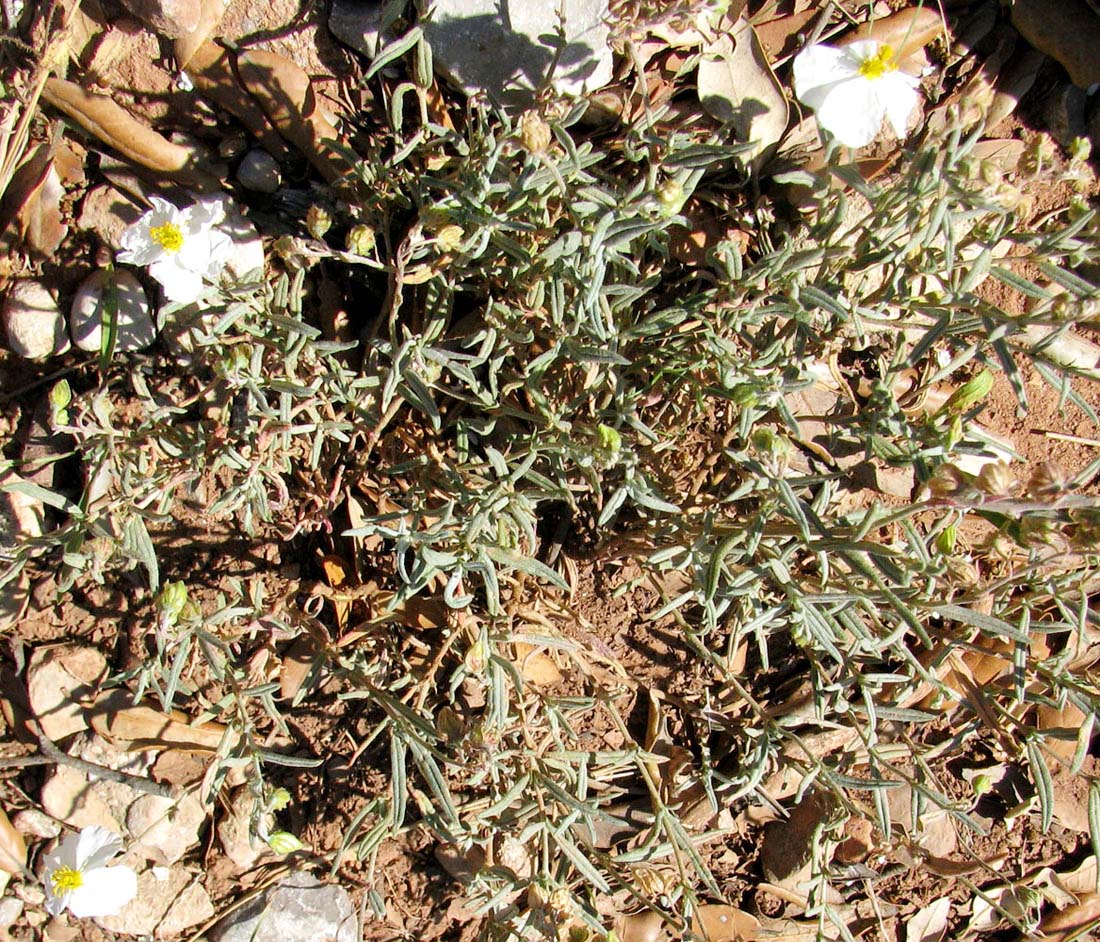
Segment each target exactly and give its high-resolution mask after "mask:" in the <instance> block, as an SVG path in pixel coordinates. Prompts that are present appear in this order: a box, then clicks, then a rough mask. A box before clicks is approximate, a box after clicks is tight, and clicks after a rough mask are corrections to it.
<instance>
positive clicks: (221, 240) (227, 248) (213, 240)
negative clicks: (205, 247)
mask: <svg viewBox="0 0 1100 942" xmlns="http://www.w3.org/2000/svg"><path fill="white" fill-rule="evenodd" d="M232 254H233V240H232V239H231V238H230V237H229V236H228V235H226V234H225V233H224V232H219V231H215V232H211V233H210V258H209V261H208V262H207V265H206V270H205V274H206V277H207V278H210V279H214V278H217V277H218V275H220V274H221V271H222V269H223V268H225V265H226V263H227V262H228V261H229V257H230V256H231V255H232Z"/></svg>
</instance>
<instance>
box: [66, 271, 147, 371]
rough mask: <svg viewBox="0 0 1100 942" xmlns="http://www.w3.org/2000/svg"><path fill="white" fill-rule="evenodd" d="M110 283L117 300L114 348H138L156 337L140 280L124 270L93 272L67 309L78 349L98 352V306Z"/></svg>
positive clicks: (100, 330) (120, 349)
mask: <svg viewBox="0 0 1100 942" xmlns="http://www.w3.org/2000/svg"><path fill="white" fill-rule="evenodd" d="M112 282H113V284H114V291H115V300H116V302H117V330H116V333H115V350H117V351H119V352H126V351H132V350H141V349H144V348H145V347H147V346H149V344H151V343H152V342H153V341H154V340H156V336H157V333H156V329H155V328H154V327H153V317H152V315H151V314H150V313H149V298H148V296H147V295H146V293H145V289H144V288H143V287H142V286H141V282H140V281H138V280H137V278H136V277H134V275H132V274H131V273H130V272H128V271H122V270H117V271H115V272H113V273H108V272H105V271H97V272H93V273H92V274H91V275H89V276H88V277H87V278H86V279H84V281H83V283H82V284H81V285H80V287H79V288H78V289H77V292H76V297H74V298H73V303H72V307H71V308H70V309H69V329H70V330H71V331H72V335H73V342H74V343H75V344H76V345H77V347H79V348H80V349H81V350H86V351H87V352H89V353H98V352H99V347H100V343H101V342H102V334H103V325H102V314H103V312H102V311H101V310H100V305H101V302H102V301H103V295H104V292H105V291H106V290H107V287H108V285H109V284H110V283H112Z"/></svg>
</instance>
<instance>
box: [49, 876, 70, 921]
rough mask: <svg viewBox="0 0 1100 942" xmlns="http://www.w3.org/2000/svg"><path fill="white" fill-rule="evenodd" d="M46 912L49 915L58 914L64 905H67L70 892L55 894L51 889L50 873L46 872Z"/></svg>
mask: <svg viewBox="0 0 1100 942" xmlns="http://www.w3.org/2000/svg"><path fill="white" fill-rule="evenodd" d="M45 887H46V912H48V913H49V914H50V915H51V916H60V915H61V913H62V912H63V911H64V909H65V907H66V906H68V905H69V897H70V896H71V895H72V894H71V893H63V894H61V896H57V895H55V894H54V891H53V881H51V880H50V874H49V873H47V874H46V882H45Z"/></svg>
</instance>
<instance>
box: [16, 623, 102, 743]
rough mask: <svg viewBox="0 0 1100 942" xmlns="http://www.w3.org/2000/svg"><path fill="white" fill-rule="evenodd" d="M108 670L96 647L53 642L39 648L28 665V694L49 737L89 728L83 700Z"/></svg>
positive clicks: (56, 739)
mask: <svg viewBox="0 0 1100 942" xmlns="http://www.w3.org/2000/svg"><path fill="white" fill-rule="evenodd" d="M106 674H107V659H106V658H105V657H104V656H103V654H102V653H101V652H100V651H99V650H98V649H97V648H91V647H85V646H80V645H64V644H63V645H51V646H49V647H42V648H38V649H37V650H36V651H35V652H34V654H32V655H31V660H30V663H29V664H28V666H27V697H28V699H29V700H30V704H31V709H33V710H34V715H35V716H36V717H38V722H39V723H40V724H41V725H42V731H43V732H44V733H45V734H46V736H47V737H48V738H49V739H52V740H53V741H54V742H57V741H58V740H60V739H64V738H65V737H66V736H71V735H72V734H73V733H79V732H81V731H82V730H85V729H87V728H88V720H87V718H86V717H85V715H84V706H83V705H82V703H81V701H82V700H87V699H89V698H90V697H92V696H93V695H94V694H95V693H96V687H97V685H98V683H99V682H100V681H101V680H102V679H103V678H104V676H105V675H106Z"/></svg>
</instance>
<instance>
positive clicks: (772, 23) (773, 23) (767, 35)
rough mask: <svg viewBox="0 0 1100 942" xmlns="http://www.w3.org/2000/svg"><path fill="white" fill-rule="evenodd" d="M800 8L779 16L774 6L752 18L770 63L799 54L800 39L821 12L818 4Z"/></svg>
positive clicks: (809, 4)
mask: <svg viewBox="0 0 1100 942" xmlns="http://www.w3.org/2000/svg"><path fill="white" fill-rule="evenodd" d="M798 6H799V5H796V8H795V9H794V10H793V11H791V12H790V13H785V14H783V15H782V16H777V15H776V5H773V6H771V7H770V8H767V9H766V10H762V11H761V12H760V13H757V14H756V15H755V16H754V17H753V18H752V26H753V29H755V30H756V35H757V36H758V37H759V39H760V45H761V46H763V47H764V52H765V53H766V54H767V57H768V61H769V62H775V61H776V60H777V59H781V58H783V57H785V56H788V55H791V54H792V53H794V52H797V51H798V43H799V41H800V38H799V37H800V36H801V34H802V32H803V30H804V29H805V28H806V25H807V24H808V23H809V22H810V21H811V20H812V19H813V18H814V17H815V16H817V15H818V14H819V13H820V12H821V8H820V7H818V5H817V4H816V3H808V4H806V5H805V8H804V9H798ZM784 7H786V4H784Z"/></svg>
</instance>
